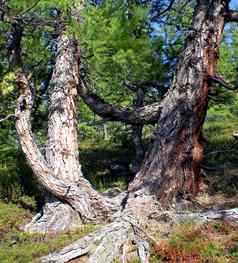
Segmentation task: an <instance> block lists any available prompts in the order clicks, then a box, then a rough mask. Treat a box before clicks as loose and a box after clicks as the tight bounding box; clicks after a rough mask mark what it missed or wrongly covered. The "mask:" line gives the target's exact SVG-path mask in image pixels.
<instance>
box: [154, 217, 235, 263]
mask: <svg viewBox="0 0 238 263" xmlns="http://www.w3.org/2000/svg"><path fill="white" fill-rule="evenodd" d="M237 241H238V225H233V224H231V223H228V222H215V223H205V224H202V225H201V224H200V225H199V224H196V223H194V222H190V223H184V224H181V225H178V226H176V227H174V229H172V231H171V233H170V236H169V237H168V239H166V240H162V241H160V242H158V243H157V244H156V245H154V247H153V251H152V257H151V261H150V262H153V263H158V262H161V263H162V262H169V263H174V262H178V263H186V262H189V263H205V262H208V263H223V262H224V263H228V262H229V263H235V262H238V242H237Z"/></svg>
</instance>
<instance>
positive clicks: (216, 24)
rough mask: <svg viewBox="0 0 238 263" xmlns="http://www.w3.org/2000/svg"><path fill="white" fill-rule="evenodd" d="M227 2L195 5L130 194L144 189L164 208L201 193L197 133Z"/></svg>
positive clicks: (204, 111)
mask: <svg viewBox="0 0 238 263" xmlns="http://www.w3.org/2000/svg"><path fill="white" fill-rule="evenodd" d="M228 2H229V1H224V0H210V1H205V0H204V1H198V4H197V7H196V9H195V13H194V17H193V25H192V28H191V33H190V35H189V36H188V39H187V43H186V46H185V48H184V51H183V52H182V54H181V56H180V61H179V63H178V65H177V69H176V74H175V78H174V81H173V84H172V87H171V89H170V90H169V91H168V93H167V94H166V96H165V98H164V99H163V101H162V102H161V114H160V118H159V120H158V124H159V127H158V129H157V131H156V139H155V142H154V144H153V146H152V147H151V149H150V150H149V151H148V152H147V155H146V157H145V161H144V164H143V165H142V168H141V171H140V172H139V173H138V174H137V176H136V178H135V180H134V181H133V182H132V183H131V185H130V187H129V191H132V192H133V191H137V189H144V191H147V192H149V193H153V194H155V195H156V196H157V197H158V199H159V200H160V201H161V203H163V204H164V205H167V204H171V202H173V201H176V199H179V198H186V197H191V195H196V194H197V193H198V191H199V184H200V180H201V179H200V163H201V161H202V158H203V145H202V137H201V129H202V125H203V122H204V119H205V114H206V110H207V104H208V91H209V89H210V85H211V84H210V82H209V77H210V76H214V75H215V74H216V64H217V60H218V58H219V50H218V49H219V44H220V41H221V37H222V32H223V28H224V22H225V14H226V8H227V4H228Z"/></svg>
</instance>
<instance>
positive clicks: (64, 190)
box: [16, 0, 229, 263]
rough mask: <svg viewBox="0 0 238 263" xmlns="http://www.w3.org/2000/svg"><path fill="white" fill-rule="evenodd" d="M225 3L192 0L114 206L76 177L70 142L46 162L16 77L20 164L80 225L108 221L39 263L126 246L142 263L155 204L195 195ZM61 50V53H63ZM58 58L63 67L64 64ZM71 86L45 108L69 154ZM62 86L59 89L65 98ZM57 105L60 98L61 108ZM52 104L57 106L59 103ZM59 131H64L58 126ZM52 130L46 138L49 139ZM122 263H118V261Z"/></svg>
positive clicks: (25, 90) (105, 254)
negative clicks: (141, 147)
mask: <svg viewBox="0 0 238 263" xmlns="http://www.w3.org/2000/svg"><path fill="white" fill-rule="evenodd" d="M228 2H229V1H228V0H226V1H225V0H199V1H198V4H197V7H196V10H195V14H194V19H193V26H192V29H191V34H190V35H189V37H188V40H187V44H186V46H185V49H184V52H183V53H182V54H181V59H180V62H179V64H178V66H177V70H176V76H175V79H174V82H173V85H172V87H171V89H170V91H169V92H168V93H167V95H166V97H165V98H164V100H163V101H162V103H161V105H160V106H159V110H158V111H159V113H158V112H157V113H158V114H155V115H154V116H160V118H159V128H158V130H157V133H156V140H155V142H154V144H153V146H152V147H151V149H150V150H149V151H148V153H147V155H146V157H145V161H144V163H143V166H142V168H141V170H140V172H139V173H138V174H137V176H136V178H135V180H134V181H133V182H132V183H131V184H130V186H129V189H128V192H126V193H123V194H122V195H121V196H119V197H117V198H115V199H111V200H110V199H108V198H106V197H103V196H101V195H99V194H98V193H97V192H96V191H95V190H94V189H93V188H92V187H91V186H90V184H89V183H88V182H87V181H86V180H85V179H84V178H82V177H81V176H80V166H79V165H78V167H79V168H78V169H79V172H78V173H76V172H75V171H76V168H75V167H76V166H74V164H75V163H76V159H77V150H76V147H75V143H74V140H73V139H72V140H70V141H69V143H70V146H69V147H71V148H70V150H71V151H72V153H70V154H72V155H70V156H71V157H70V159H69V160H66V159H67V157H66V156H65V154H64V153H63V152H64V149H59V148H58V145H57V137H56V135H54V139H52V140H50V139H51V138H49V146H51V144H52V145H53V148H52V149H53V150H52V151H51V150H49V152H48V153H47V156H48V157H47V160H45V158H44V157H43V156H42V154H41V153H40V151H39V149H38V148H37V145H36V143H35V141H34V138H33V135H32V132H31V125H30V111H31V107H32V94H31V92H30V88H29V83H28V82H27V79H26V78H25V76H24V74H19V77H18V86H19V88H20V91H21V96H20V98H19V100H18V107H17V111H16V116H17V121H16V127H17V131H18V134H19V138H20V142H21V145H22V149H23V151H24V153H25V155H26V158H27V161H28V163H29V164H30V166H31V167H32V169H33V172H34V174H35V175H36V177H37V178H38V180H39V182H40V183H41V184H42V185H43V186H44V187H45V188H46V190H47V191H49V192H50V193H51V194H53V195H54V196H55V197H57V198H58V199H59V200H60V202H61V203H62V204H66V205H67V206H68V205H69V206H70V208H72V209H73V210H74V211H76V212H77V214H79V215H80V218H81V219H83V220H84V221H86V222H87V221H92V220H93V221H96V220H101V221H102V220H103V219H104V220H105V219H109V220H113V222H112V223H110V224H108V225H106V226H104V227H103V228H102V229H101V230H99V231H97V232H95V233H92V234H90V235H88V236H86V237H85V238H83V239H81V240H79V241H77V242H75V243H74V244H73V245H71V246H69V247H67V248H65V249H64V250H62V251H61V252H59V253H55V254H53V255H49V256H48V257H44V258H43V259H42V261H43V262H68V261H69V260H71V259H74V258H77V257H80V256H87V257H88V262H98V263H99V262H105V263H110V262H113V260H114V259H115V258H116V257H117V256H120V255H121V254H122V255H124V252H125V247H126V245H127V244H128V243H134V244H136V246H137V247H138V255H139V257H140V260H141V262H145V263H148V243H147V242H146V241H144V240H145V239H147V240H148V239H149V237H148V236H147V235H146V233H145V232H144V231H143V230H142V227H143V225H144V224H145V222H146V221H147V220H148V218H149V217H151V216H152V215H153V214H154V213H158V210H159V204H158V203H157V201H156V199H159V201H160V203H161V204H162V205H167V204H171V202H173V201H174V200H176V199H177V198H182V197H186V195H189V196H190V195H191V194H196V193H197V192H198V190H199V180H200V179H199V170H200V162H201V160H202V152H203V147H202V144H201V128H202V124H203V122H204V118H205V114H206V109H207V102H208V91H209V87H210V83H209V79H210V77H212V76H214V74H215V70H216V62H217V59H218V47H219V43H220V40H221V34H222V31H223V27H224V16H225V9H226V4H227V3H228ZM64 37H65V38H67V37H66V36H64ZM64 37H63V38H62V39H64ZM67 43H71V42H70V40H67ZM67 47H68V46H67ZM67 47H65V48H64V49H63V50H64V51H63V50H62V52H67ZM74 48H76V46H74V45H73V46H70V49H72V50H71V51H70V52H69V53H68V54H67V56H71V55H73V54H77V52H75V51H74ZM65 50H66V51H65ZM62 56H63V55H62ZM76 57H77V56H76ZM65 59H66V61H67V62H68V61H69V60H70V59H71V57H70V58H67V57H66V58H65ZM75 63H76V64H77V63H78V61H77V59H76V60H75V62H72V63H65V65H69V66H70V68H68V69H64V70H66V71H65V72H68V71H67V70H70V72H68V73H69V75H70V73H71V70H74V67H75V65H76V64H75ZM60 66H61V65H60ZM62 67H63V66H62ZM59 69H60V67H59ZM55 72H56V73H55V75H54V76H55V77H56V79H58V78H59V75H60V74H63V75H64V74H65V73H64V72H62V71H61V70H59V71H57V69H56V71H55ZM58 74H59V75H58ZM63 75H62V78H63ZM57 76H58V77H57ZM71 76H74V74H72V75H71ZM77 76H78V75H77ZM75 80H77V78H72V79H70V80H69V79H67V83H64V84H62V85H61V83H60V84H59V86H57V87H56V86H55V87H54V88H55V91H54V90H52V93H51V102H53V104H56V105H57V106H58V107H59V109H60V112H57V111H58V109H54V107H53V108H52V106H53V105H51V114H52V115H51V117H50V118H52V119H51V120H50V121H52V125H54V122H56V121H57V122H58V121H59V125H58V126H56V127H52V130H54V131H55V132H59V131H60V130H61V129H62V134H60V135H59V136H63V138H62V145H63V147H65V146H66V147H68V141H67V140H66V138H65V137H64V136H66V135H67V133H69V134H71V136H72V138H73V136H75V124H74V122H73V121H71V120H68V119H67V118H68V117H70V118H71V117H73V116H74V107H72V105H71V103H72V101H73V100H74V92H75V88H74V85H75V83H77V81H75ZM71 81H72V82H73V85H71V83H72V82H71ZM68 83H70V85H68ZM64 85H66V92H67V94H66V95H65V94H64V91H65V90H64V89H63V87H64ZM58 87H59V90H58ZM85 90H86V89H84V88H82V89H81V94H83V93H84V92H85V94H86V95H85V94H84V95H85V96H86V97H87V98H88V99H89V104H90V103H92V100H91V98H90V96H89V97H88V96H87V95H88V94H87V90H86V91H85ZM71 92H73V93H72V94H71ZM62 98H64V99H63V100H62V101H61V99H62ZM59 101H61V103H59V104H58V102H59ZM103 105H104V104H103ZM104 106H105V105H104ZM104 106H103V110H105V111H104V113H105V114H106V115H107V114H108V113H110V114H111V113H112V112H113V114H114V115H115V116H117V117H118V116H120V118H121V116H122V115H121V113H122V112H123V118H126V119H128V116H129V117H130V116H132V119H133V121H135V120H136V121H135V122H133V124H140V123H139V122H138V121H139V119H140V117H141V115H140V114H139V115H138V114H134V113H133V112H132V111H129V112H128V111H117V110H116V111H115V110H114V108H113V107H111V106H110V107H109V109H108V108H107V107H104ZM99 108H100V107H99ZM99 108H97V109H98V110H99ZM157 109H158V108H157ZM68 110H69V112H68ZM139 113H141V111H139ZM147 113H148V112H147ZM128 114H129V115H128ZM131 114H132V115H131ZM138 116H139V118H138ZM146 116H147V115H146ZM65 117H66V118H65ZM64 124H65V125H66V126H68V127H63V125H64ZM69 126H70V127H69ZM52 130H50V131H49V136H51V135H50V134H51V132H52ZM52 138H53V137H52ZM74 138H75V137H74ZM60 143H61V142H60ZM62 151H63V152H62ZM54 152H56V155H57V157H56V159H55V160H54V154H55V153H54ZM72 156H74V158H73V157H72ZM65 158H66V159H65ZM62 160H65V162H66V163H68V164H71V163H73V166H72V169H71V168H70V169H71V171H72V172H73V174H70V179H69V180H68V177H67V174H69V170H68V168H67V167H66V166H64V165H63V166H62V168H61V164H62V163H63V162H61V161H62ZM55 168H56V169H55ZM71 175H72V177H71ZM56 202H57V201H56ZM61 211H63V210H61ZM70 213H71V212H70ZM57 216H58V215H57ZM63 220H64V219H63ZM58 222H59V221H58ZM112 244H113V245H112ZM123 260H124V262H125V258H123Z"/></svg>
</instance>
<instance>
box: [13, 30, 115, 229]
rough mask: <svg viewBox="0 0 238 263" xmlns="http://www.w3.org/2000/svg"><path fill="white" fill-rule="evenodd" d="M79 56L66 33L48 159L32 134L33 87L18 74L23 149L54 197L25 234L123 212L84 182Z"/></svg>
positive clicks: (52, 107)
mask: <svg viewBox="0 0 238 263" xmlns="http://www.w3.org/2000/svg"><path fill="white" fill-rule="evenodd" d="M77 54H78V50H77V45H76V43H75V42H74V41H72V40H71V39H70V38H69V37H68V36H67V34H66V33H64V32H62V33H61V35H60V36H59V39H58V52H57V58H56V64H55V69H54V73H53V77H52V81H51V91H50V114H49V131H48V146H47V153H46V158H45V157H44V156H43V155H42V153H41V152H40V151H39V149H38V147H37V144H36V142H35V140H34V136H33V134H32V131H31V119H30V116H31V109H32V106H33V96H32V91H31V84H30V83H29V81H28V79H27V77H26V75H25V74H24V72H22V71H21V72H19V74H18V76H17V84H18V87H19V91H20V97H19V99H18V104H17V109H16V116H17V120H16V128H17V132H18V135H19V139H20V143H21V146H22V150H23V152H24V154H25V156H26V159H27V162H28V163H29V165H30V167H31V168H32V170H33V172H34V174H35V176H36V178H37V179H38V181H39V183H40V184H41V185H42V186H43V187H44V188H45V189H46V191H47V192H49V194H47V198H46V204H45V206H44V207H43V209H42V211H41V212H40V213H39V214H38V215H36V217H34V219H33V221H32V222H31V223H30V224H28V225H26V226H25V228H24V229H25V230H26V231H29V232H52V231H54V232H56V231H62V230H66V229H69V228H72V226H74V225H75V222H76V223H78V222H79V221H81V220H82V221H92V220H93V221H97V220H101V219H103V218H107V217H108V216H109V215H108V214H111V213H112V212H115V210H116V209H117V208H118V207H119V203H118V202H117V201H115V202H114V201H111V200H108V199H107V198H105V197H103V196H101V195H100V194H98V193H97V192H96V191H95V190H94V189H93V188H92V187H91V185H90V184H89V182H88V181H87V180H86V179H84V178H83V177H82V173H81V167H80V164H79V160H78V144H77V131H76V125H75V97H76V95H77V89H76V86H77V85H78V78H79V70H78V65H79V60H78V55H77ZM52 195H53V196H52ZM59 222H60V223H59Z"/></svg>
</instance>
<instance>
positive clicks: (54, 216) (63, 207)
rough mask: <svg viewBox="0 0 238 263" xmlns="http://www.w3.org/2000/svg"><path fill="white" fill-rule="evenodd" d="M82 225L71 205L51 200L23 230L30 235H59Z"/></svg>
mask: <svg viewBox="0 0 238 263" xmlns="http://www.w3.org/2000/svg"><path fill="white" fill-rule="evenodd" d="M81 223H82V222H81V219H80V217H79V214H78V213H77V212H76V211H75V210H73V209H72V207H71V206H70V205H68V204H66V203H63V202H61V201H59V200H57V199H55V198H54V199H53V198H51V199H50V200H48V201H47V202H46V204H45V205H44V207H43V208H42V209H41V211H40V212H39V213H37V214H36V215H35V216H34V217H33V219H32V221H31V222H30V223H28V224H27V225H25V226H23V227H22V230H24V231H26V232H29V233H42V234H49V233H58V232H61V231H66V230H69V229H73V228H75V227H77V226H78V225H79V224H81Z"/></svg>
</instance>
